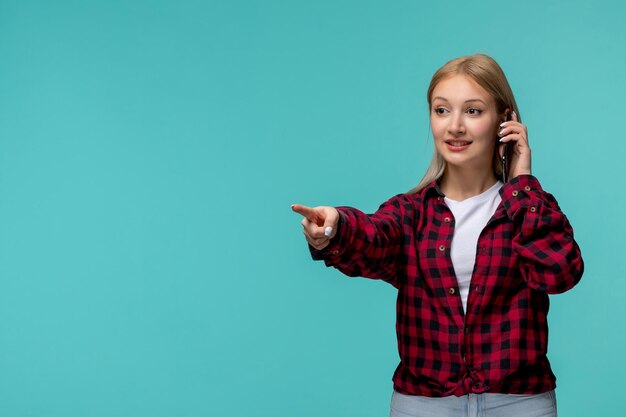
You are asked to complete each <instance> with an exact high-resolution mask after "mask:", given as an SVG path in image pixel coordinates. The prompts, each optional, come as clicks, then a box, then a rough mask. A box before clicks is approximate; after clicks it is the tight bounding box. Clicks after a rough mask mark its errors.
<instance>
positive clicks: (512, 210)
mask: <svg viewBox="0 0 626 417" xmlns="http://www.w3.org/2000/svg"><path fill="white" fill-rule="evenodd" d="M501 195H502V199H503V201H504V206H505V209H506V212H507V215H508V217H509V218H510V219H512V220H513V222H514V223H515V225H516V228H515V230H516V234H515V235H514V236H513V241H512V242H513V243H512V244H513V252H514V253H515V254H517V256H518V257H519V260H520V268H521V274H522V277H523V279H524V280H525V281H526V283H527V284H528V286H529V287H531V288H533V289H535V290H539V291H545V292H547V293H550V294H556V293H562V292H565V291H567V290H569V289H571V288H572V287H574V285H576V284H577V283H578V282H579V281H580V278H581V277H582V274H583V270H584V263H583V259H582V256H581V254H580V248H579V247H578V244H576V241H575V240H574V234H573V233H574V232H573V230H572V226H571V225H570V223H569V221H568V220H567V217H565V215H564V214H563V213H562V212H561V209H560V208H559V205H558V203H557V202H556V200H555V199H554V197H553V196H552V195H551V194H549V193H547V192H545V191H544V190H543V189H542V188H541V185H540V184H539V181H537V179H536V178H535V177H533V176H532V175H520V176H518V177H516V178H514V179H512V180H511V181H509V182H508V183H506V184H505V185H504V186H503V187H502V191H501Z"/></svg>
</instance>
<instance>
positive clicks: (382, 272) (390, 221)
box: [294, 195, 413, 286]
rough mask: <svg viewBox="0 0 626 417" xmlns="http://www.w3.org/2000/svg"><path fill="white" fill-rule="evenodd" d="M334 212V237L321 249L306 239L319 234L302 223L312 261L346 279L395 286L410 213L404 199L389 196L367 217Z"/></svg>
mask: <svg viewBox="0 0 626 417" xmlns="http://www.w3.org/2000/svg"><path fill="white" fill-rule="evenodd" d="M296 208H297V207H296ZM294 210H295V208H294ZM335 210H336V211H337V214H338V219H337V222H336V224H335V225H334V226H333V234H334V236H333V237H332V238H331V239H330V240H329V241H328V242H325V243H326V244H324V245H323V246H322V245H320V242H319V241H316V240H314V239H310V238H309V236H310V237H311V238H315V237H316V236H319V234H317V235H316V234H315V233H316V231H314V230H311V229H310V230H307V225H305V224H304V222H303V225H304V226H305V235H307V241H309V245H310V250H311V256H312V257H313V259H315V260H323V261H324V262H325V263H326V265H327V266H332V267H335V268H337V269H339V270H340V271H341V272H343V273H344V274H346V275H348V276H363V277H366V278H373V279H382V280H384V281H387V282H389V283H390V284H392V285H394V286H398V275H399V273H400V269H399V268H398V266H399V265H400V264H401V262H399V259H400V258H401V256H402V244H403V230H402V229H403V219H406V218H409V217H407V210H410V211H411V212H412V210H413V204H412V202H410V201H409V199H408V197H407V196H405V195H399V196H396V197H393V198H391V199H390V200H388V201H387V202H385V203H384V204H382V205H381V206H380V208H379V209H378V210H377V211H376V213H374V214H371V215H367V214H365V213H363V212H362V211H360V210H358V209H355V208H351V207H337V208H336V209H335ZM296 211H297V210H296ZM320 231H321V230H320ZM318 232H319V231H318Z"/></svg>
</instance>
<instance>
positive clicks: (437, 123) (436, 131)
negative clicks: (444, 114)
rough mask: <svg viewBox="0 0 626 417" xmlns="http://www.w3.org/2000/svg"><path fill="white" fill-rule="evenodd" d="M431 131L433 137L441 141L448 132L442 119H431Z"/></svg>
mask: <svg viewBox="0 0 626 417" xmlns="http://www.w3.org/2000/svg"><path fill="white" fill-rule="evenodd" d="M430 130H432V132H433V137H434V138H435V139H441V138H442V137H443V136H444V134H445V132H446V126H445V124H444V122H443V121H442V120H441V119H437V118H434V117H431V118H430Z"/></svg>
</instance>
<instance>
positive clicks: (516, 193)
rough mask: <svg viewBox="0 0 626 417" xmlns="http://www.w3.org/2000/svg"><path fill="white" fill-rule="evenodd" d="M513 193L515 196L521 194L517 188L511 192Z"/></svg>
mask: <svg viewBox="0 0 626 417" xmlns="http://www.w3.org/2000/svg"><path fill="white" fill-rule="evenodd" d="M511 194H513V197H517V195H518V194H519V192H518V191H517V190H513V192H512V193H511Z"/></svg>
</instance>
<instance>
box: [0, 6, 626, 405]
mask: <svg viewBox="0 0 626 417" xmlns="http://www.w3.org/2000/svg"><path fill="white" fill-rule="evenodd" d="M625 18H626V9H625V7H624V6H623V3H621V2H618V1H612V2H609V1H594V2H591V1H568V2H565V1H560V2H557V1H545V2H544V1H541V2H540V1H534V2H533V1H531V2H523V3H522V2H503V1H475V2H465V1H451V2H434V1H431V2H423V1H417V0H415V1H408V0H398V1H393V2H384V1H355V0H347V1H342V0H338V1H329V0H319V1H300V0H298V1H286V0H285V1H280V0H267V1H251V0H248V1H245V0H232V1H226V0H223V1H199V0H198V1H192V0H187V1H180V0H179V1H174V0H159V1H156V0H152V1H147V0H134V1H133V0H128V1H121V0H117V1H116V0H106V1H104V0H102V1H96V0H92V1H89V0H84V1H80V0H75V1H70V0H58V1H53V2H50V1H30V0H24V1H5V0H0V415H2V416H12V417H13V416H15V417H21V416H29V417H30V416H47V417H57V416H58V417H61V416H62V417H73V416H77V417H78V416H81V417H82V416H103V417H104V416H106V417H111V416H124V417H125V416H137V417H143V416H150V417H156V416H221V417H244V416H245V417H252V416H281V417H282V416H285V417H287V416H289V417H291V416H297V417H317V416H333V417H334V416H337V417H340V416H341V417H343V416H346V417H348V416H359V417H368V416H371V417H380V416H385V415H388V410H389V401H390V396H391V390H392V385H391V375H392V373H393V370H394V369H395V366H396V365H397V361H398V355H397V351H396V344H395V333H394V319H395V291H394V289H393V288H392V287H391V286H389V285H387V284H384V283H382V282H375V281H371V280H366V279H352V278H345V277H343V276H341V275H340V274H339V273H338V272H337V271H335V270H330V269H325V268H324V266H323V265H322V264H321V263H314V262H312V261H311V260H310V257H309V254H308V251H307V247H306V244H305V242H304V239H303V237H302V234H301V226H300V224H299V221H300V220H299V218H298V216H297V215H295V214H294V213H292V212H291V211H290V208H289V207H290V205H291V204H292V203H302V204H308V205H318V204H324V205H353V206H356V207H359V208H361V209H362V210H364V211H373V210H375V209H376V208H377V207H378V205H379V204H380V203H381V202H382V201H384V200H386V199H387V198H388V197H390V196H392V195H394V194H397V193H399V192H403V191H406V190H408V189H410V188H412V187H413V186H414V185H415V184H416V183H417V182H418V181H419V179H420V178H421V176H422V174H423V172H424V170H425V168H426V166H427V163H428V161H429V160H430V157H431V153H432V146H431V136H430V134H429V127H428V110H427V106H426V99H425V93H426V88H427V86H428V82H429V80H430V77H431V76H432V74H433V72H434V71H435V70H436V69H437V68H438V67H440V66H441V65H442V64H444V63H445V62H446V61H448V60H449V59H452V58H454V57H457V56H459V55H466V54H470V53H474V52H484V53H487V54H490V55H492V56H493V57H494V58H495V59H496V60H498V62H499V63H500V64H501V65H502V67H503V68H504V70H505V72H506V73H507V75H508V77H509V80H510V82H511V84H512V87H513V90H514V91H515V93H516V97H517V100H518V104H519V106H520V112H521V114H522V116H523V119H524V122H525V124H526V125H527V126H528V129H529V136H530V143H531V147H532V150H533V170H534V173H535V174H536V175H537V176H538V177H539V179H540V180H541V182H542V184H543V186H544V188H545V189H546V190H548V191H550V192H551V193H553V194H554V195H555V196H556V197H557V199H558V200H559V203H560V205H561V207H562V209H563V210H564V211H565V212H566V214H567V215H568V217H569V219H570V221H571V223H572V225H573V226H574V230H575V233H576V238H577V240H578V242H579V244H580V246H581V248H582V251H583V256H584V259H585V261H586V273H585V276H584V277H583V280H582V282H581V283H580V285H579V286H577V287H576V288H575V289H574V290H572V291H571V292H568V293H566V294H563V295H559V296H554V297H552V298H551V299H552V309H551V312H550V340H551V342H550V351H549V357H550V359H551V360H552V363H553V367H554V371H555V373H556V375H557V378H558V381H557V383H558V389H557V396H558V399H559V407H560V414H562V415H564V416H568V417H577V416H589V415H598V416H600V415H601V416H620V415H625V414H624V411H623V408H622V407H620V404H621V403H622V402H623V401H622V397H623V378H624V375H625V371H626V366H625V365H624V362H623V360H622V357H623V349H624V345H625V344H626V336H625V332H624V330H625V326H624V324H623V316H624V313H626V308H625V307H624V302H623V300H624V294H625V292H626V280H625V279H624V277H625V272H626V268H625V266H624V258H623V254H622V251H623V250H624V248H625V245H624V232H625V230H626V228H625V227H624V223H623V221H622V217H623V207H624V203H625V201H626V200H625V199H624V196H623V189H624V187H623V181H624V180H623V178H624V175H623V171H622V170H623V169H624V154H625V152H626V141H625V140H624V138H623V136H624V135H623V132H622V130H623V129H622V125H623V115H624V112H625V106H624V97H625V96H626V78H625V76H624V73H625V70H626V50H625V49H624V44H625V43H626V29H624V24H623V23H624V21H625V20H626V19H625Z"/></svg>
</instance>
